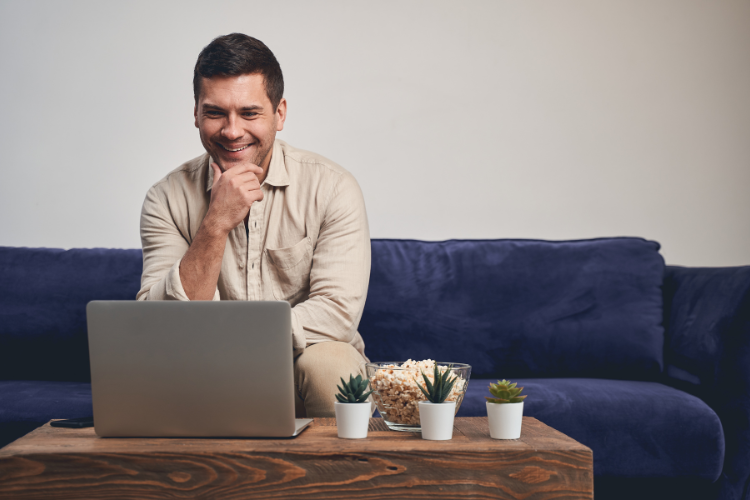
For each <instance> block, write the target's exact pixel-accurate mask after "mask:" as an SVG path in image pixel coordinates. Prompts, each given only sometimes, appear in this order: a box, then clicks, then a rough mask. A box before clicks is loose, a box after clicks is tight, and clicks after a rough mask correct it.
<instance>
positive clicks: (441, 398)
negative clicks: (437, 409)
mask: <svg viewBox="0 0 750 500" xmlns="http://www.w3.org/2000/svg"><path fill="white" fill-rule="evenodd" d="M452 366H453V365H448V367H447V368H446V370H445V371H443V372H441V371H440V370H438V365H437V363H435V373H434V375H433V378H434V382H430V379H428V378H427V375H425V374H424V372H423V371H422V370H419V373H421V374H422V378H423V379H424V384H425V387H427V390H425V388H424V387H422V386H421V385H419V382H417V387H419V390H420V391H422V393H423V394H424V396H425V397H426V398H427V401H429V402H430V403H444V402H445V398H447V397H448V395H449V394H450V393H451V389H453V384H455V383H456V380H457V379H458V376H457V375H453V378H450V373H451V367H452ZM415 382H416V380H415Z"/></svg>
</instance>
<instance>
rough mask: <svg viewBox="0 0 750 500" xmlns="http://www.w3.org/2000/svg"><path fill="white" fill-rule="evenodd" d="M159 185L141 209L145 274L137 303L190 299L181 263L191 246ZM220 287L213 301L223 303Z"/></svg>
mask: <svg viewBox="0 0 750 500" xmlns="http://www.w3.org/2000/svg"><path fill="white" fill-rule="evenodd" d="M159 188H160V185H159V184H157V185H155V186H154V187H152V188H151V189H150V190H149V191H148V193H147V194H146V199H145V201H144V202H143V208H142V210H141V244H142V246H143V274H142V276H141V289H140V291H139V292H138V294H137V295H136V300H190V299H189V298H188V296H187V294H186V293H185V290H184V288H183V287H182V281H181V280H180V262H181V261H182V257H183V256H184V255H185V252H187V250H188V248H189V247H190V245H189V243H188V241H187V240H186V239H185V237H184V236H183V235H182V233H181V232H180V231H179V229H178V228H177V226H176V225H175V222H174V218H173V216H172V214H170V212H169V210H168V209H167V208H166V203H165V202H164V200H163V193H162V192H161V190H160V189H159ZM219 299H220V297H219V290H218V288H217V289H216V291H215V292H214V296H213V300H219Z"/></svg>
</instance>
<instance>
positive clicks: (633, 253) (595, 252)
mask: <svg viewBox="0 0 750 500" xmlns="http://www.w3.org/2000/svg"><path fill="white" fill-rule="evenodd" d="M658 250H659V245H658V243H655V242H652V241H647V240H643V239H639V238H602V239H594V240H581V241H560V242H550V241H535V240H483V241H466V240H453V241H445V242H423V241H411V240H373V242H372V272H371V278H370V290H369V294H368V298H367V304H366V307H365V312H364V314H363V317H362V320H361V323H360V328H359V329H360V332H361V333H362V336H363V337H364V340H365V342H366V346H367V347H366V352H367V354H368V356H369V357H370V359H372V360H377V361H387V360H403V359H406V358H415V359H425V358H432V359H437V360H440V361H454V362H465V363H469V364H471V365H472V367H473V372H472V378H471V382H470V384H469V388H468V392H467V396H466V398H465V400H464V402H463V405H462V406H461V409H460V411H459V416H474V415H485V406H484V401H485V400H484V396H485V395H486V394H487V386H488V384H489V383H490V382H493V381H495V380H496V379H498V378H511V379H513V380H514V381H518V382H519V384H520V385H522V386H524V387H525V391H524V392H525V394H527V395H528V398H527V399H526V404H525V415H528V416H533V417H536V418H538V419H539V420H541V421H543V422H545V423H547V424H548V425H550V426H552V427H554V428H556V429H558V430H560V431H562V432H564V433H566V434H568V435H569V436H571V437H573V438H575V439H576V440H578V441H580V442H582V443H584V444H586V445H587V446H589V447H590V448H591V449H592V450H593V452H594V474H595V494H596V498H597V499H615V498H700V499H721V500H730V499H731V500H740V499H741V500H750V493H749V492H748V484H749V479H750V266H745V267H733V268H686V267H674V266H665V265H664V261H663V259H662V257H661V256H660V254H659V252H658ZM141 259H142V257H141V252H140V250H115V249H73V250H67V251H65V250H58V249H43V248H36V249H35V248H11V247H0V445H4V444H7V443H8V442H10V441H11V440H13V439H15V438H17V437H19V436H21V435H23V434H24V433H26V432H28V431H30V430H31V429H33V428H35V427H36V426H38V425H40V424H42V423H44V422H46V421H48V420H49V419H51V418H72V417H78V416H86V415H90V414H91V394H90V386H89V383H88V382H89V364H88V346H87V340H86V319H85V305H86V303H87V302H88V301H90V300H94V299H108V300H118V299H122V300H132V299H133V298H134V297H135V294H136V292H137V290H138V288H139V283H140V274H141V265H142V263H141Z"/></svg>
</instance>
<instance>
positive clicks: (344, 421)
mask: <svg viewBox="0 0 750 500" xmlns="http://www.w3.org/2000/svg"><path fill="white" fill-rule="evenodd" d="M368 383H369V381H368V380H367V379H362V375H357V376H356V377H354V376H353V375H349V382H348V383H347V382H345V381H344V379H343V378H342V379H341V385H337V386H336V387H338V388H339V393H338V394H336V399H337V401H335V402H334V403H333V405H334V409H335V411H336V427H337V428H338V432H339V437H340V438H345V439H363V438H366V437H367V427H368V426H369V425H370V416H372V403H370V402H369V401H367V396H369V395H370V393H371V392H372V391H368V392H365V389H367V384H368Z"/></svg>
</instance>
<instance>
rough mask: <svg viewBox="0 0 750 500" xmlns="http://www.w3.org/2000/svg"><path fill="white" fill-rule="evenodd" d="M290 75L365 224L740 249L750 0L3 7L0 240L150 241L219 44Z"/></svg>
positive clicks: (309, 127)
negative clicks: (146, 207) (222, 39)
mask: <svg viewBox="0 0 750 500" xmlns="http://www.w3.org/2000/svg"><path fill="white" fill-rule="evenodd" d="M232 31H241V32H245V33H248V34H251V35H253V36H256V37H257V38H259V39H261V40H263V41H264V42H265V43H266V44H267V45H268V46H269V47H271V49H272V50H273V51H274V53H275V54H276V56H277V58H278V59H279V61H280V63H281V66H282V69H283V70H284V74H285V78H286V85H287V93H286V96H287V98H288V100H289V119H288V121H287V128H286V130H285V131H284V132H282V133H281V134H280V136H279V137H280V138H282V139H285V140H287V141H288V142H290V143H291V144H293V145H295V146H297V147H301V148H306V149H311V150H314V151H316V152H318V153H321V154H323V155H325V156H328V157H329V158H331V159H332V160H334V161H337V162H338V163H340V164H342V165H343V166H344V167H346V168H347V169H349V170H350V171H351V172H352V173H353V174H354V175H355V176H356V178H357V179H358V180H359V183H360V185H361V186H362V188H363V191H364V193H365V197H366V203H367V207H368V212H369V217H370V225H371V234H372V236H373V237H394V238H417V239H430V240H440V239H449V238H510V237H519V238H542V239H574V238H588V237H596V236H613V235H632V236H643V237H646V238H649V239H655V240H657V241H659V242H661V243H662V245H663V254H664V255H665V258H666V260H667V261H668V262H669V263H673V264H682V265H705V266H721V265H740V264H750V223H749V222H748V218H749V216H750V196H748V187H750V1H747V0H701V1H698V0H618V1H600V0H559V1H538V0H537V1H533V0H532V1H529V0H527V1H524V2H517V1H498V0H487V1H478V0H474V1H460V2H459V1H455V2H444V1H443V2H439V1H434V0H425V1H416V0H410V1H401V0H396V1H383V0H380V1H378V2H350V1H348V0H342V1H333V0H326V1H284V2H268V1H247V0H245V1H238V2H230V1H212V2H184V1H179V2H178V1H174V2H153V1H127V2H115V1H109V2H105V1H66V2H60V1H49V2H38V1H36V2H35V1H9V0H0V71H2V78H0V96H2V105H1V106H2V108H0V109H1V110H2V111H1V112H0V127H2V129H0V151H2V162H3V171H2V181H0V210H2V217H0V245H12V246H49V247H93V246H99V247H125V248H134V247H138V246H140V240H139V236H138V216H139V212H140V207H141V203H142V201H143V196H144V195H145V192H146V190H147V189H148V188H149V186H151V184H153V183H154V182H156V181H157V180H158V179H160V178H161V177H162V176H164V175H165V174H166V173H167V172H168V171H169V170H171V169H173V168H175V167H177V166H178V165H179V164H181V163H182V162H184V161H185V160H187V159H190V158H192V157H194V156H197V155H198V154H200V153H201V152H202V148H201V145H200V142H199V140H198V134H197V131H196V130H195V128H194V127H193V124H192V106H193V102H192V87H191V79H192V68H193V65H194V63H195V58H196V56H197V55H198V52H199V51H200V50H201V48H202V47H203V46H205V45H206V44H207V43H208V42H209V41H210V40H211V39H212V38H213V37H215V36H218V35H221V34H226V33H229V32H232Z"/></svg>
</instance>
